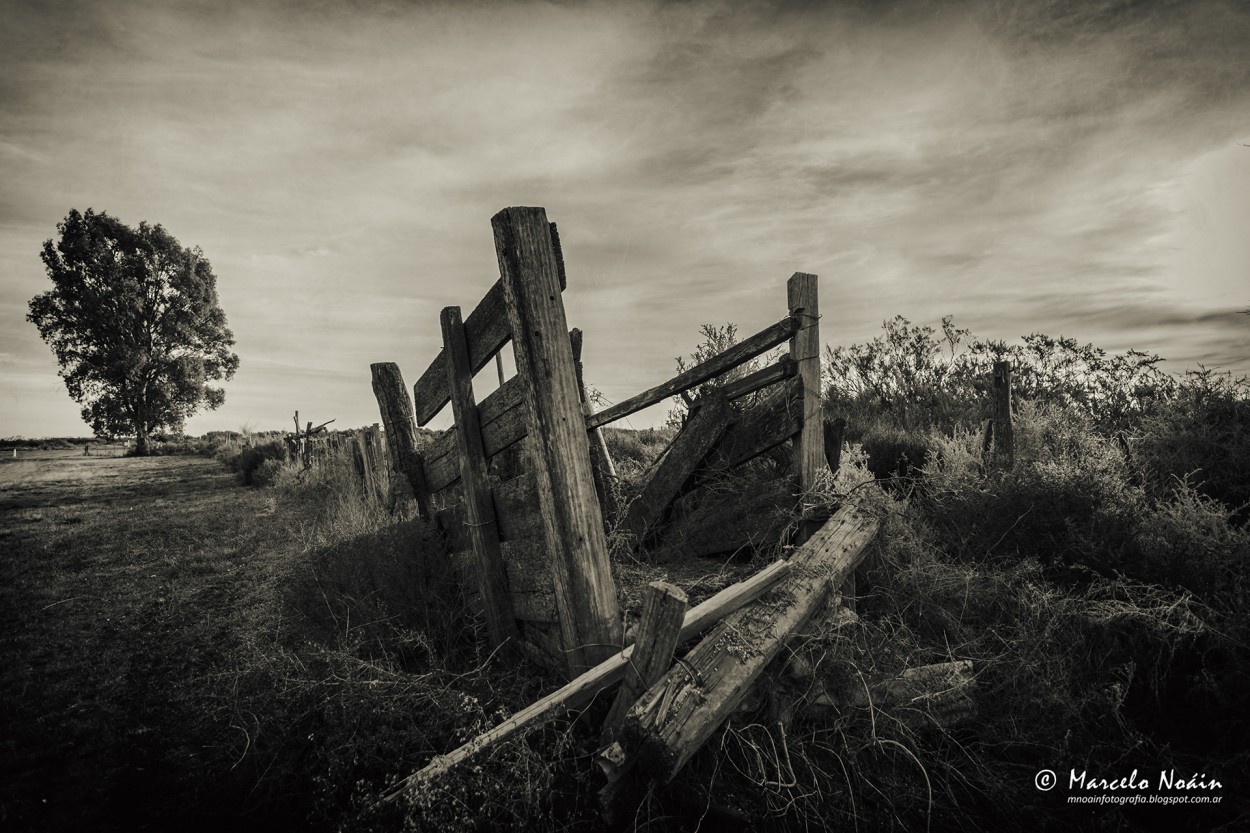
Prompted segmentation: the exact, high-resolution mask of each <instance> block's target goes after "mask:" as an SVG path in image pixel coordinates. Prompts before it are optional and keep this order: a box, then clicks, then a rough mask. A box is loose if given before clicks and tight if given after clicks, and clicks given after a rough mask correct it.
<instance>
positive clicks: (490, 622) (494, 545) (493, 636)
mask: <svg viewBox="0 0 1250 833" xmlns="http://www.w3.org/2000/svg"><path fill="white" fill-rule="evenodd" d="M441 322H442V327H443V354H444V355H445V356H446V357H447V389H448V392H449V393H450V395H451V408H452V414H453V415H454V417H455V420H456V443H457V446H458V448H459V451H460V486H461V488H462V489H463V490H464V508H465V513H464V514H465V523H466V525H467V526H468V528H469V540H470V541H471V542H472V544H473V553H474V555H475V556H477V566H478V581H479V585H480V586H481V588H482V599H483V601H484V602H485V603H486V626H487V631H488V633H489V635H490V641H491V647H498V646H499V645H502V644H503V643H505V642H506V641H508V640H509V639H513V638H515V637H516V636H517V635H518V634H517V626H516V619H515V617H514V616H513V614H512V599H511V597H510V596H509V595H508V576H507V573H506V572H505V570H504V563H503V550H502V549H501V547H500V546H499V524H498V523H497V521H496V519H495V504H494V500H493V498H492V496H491V488H490V480H489V477H488V475H487V472H486V450H485V449H484V448H483V447H482V425H481V421H480V419H479V417H478V411H477V403H476V402H475V401H474V399H473V366H472V364H471V363H470V361H469V346H468V342H467V341H466V340H465V337H464V322H463V321H462V320H461V318H460V307H447V308H445V309H444V310H443V312H442V316H441Z"/></svg>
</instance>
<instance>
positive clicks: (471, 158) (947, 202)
mask: <svg viewBox="0 0 1250 833" xmlns="http://www.w3.org/2000/svg"><path fill="white" fill-rule="evenodd" d="M1248 20H1250V15H1247V13H1246V11H1245V9H1244V6H1241V5H1238V4H1236V3H1232V2H1227V3H1226V2H1216V1H1215V0H1213V1H1212V2H1196V3H1190V4H1172V3H1163V2H1144V3H1134V4H1123V3H1119V2H1112V0H1094V2H1084V0H1081V1H1080V2H1078V0H1051V1H1050V2H1045V3H1035V2H1023V0H1021V2H1005V3H1004V2H988V0H987V1H986V2H963V3H943V4H934V3H928V2H920V0H916V2H903V3H892V4H876V3H857V4H810V3H801V2H793V3H756V4H737V3H714V2H696V3H680V4H666V3H642V4H607V3H597V4H596V3H591V4H576V5H559V4H542V3H523V4H502V3H499V4H496V3H476V4H462V3H456V4H452V3H420V4H411V5H408V4H387V3H354V4H345V5H338V4H320V5H314V6H311V7H305V6H301V7H299V8H298V9H296V8H295V7H294V6H291V5H288V4H282V3H227V4H221V3H208V4H198V5H197V4H191V5H183V4H179V5H176V6H171V5H169V4H163V3H154V2H122V3H116V4H110V5H109V6H108V8H107V10H106V9H105V8H104V7H101V6H99V5H97V4H84V3H75V2H63V3H55V4H45V3H16V4H10V7H9V8H8V9H7V10H6V26H5V29H4V32H3V33H0V53H2V54H3V55H4V56H5V58H4V63H3V65H2V66H0V125H3V126H2V127H0V175H3V176H4V180H5V183H6V188H5V189H3V190H0V274H3V276H4V283H3V285H2V286H0V314H2V315H3V318H4V326H3V328H0V329H3V330H4V331H6V332H7V331H10V330H11V331H13V332H14V333H16V335H14V336H13V337H11V338H10V340H9V341H6V342H5V343H4V350H5V351H6V352H11V353H13V354H14V355H16V356H19V357H28V358H31V359H32V360H38V361H43V362H45V363H46V361H47V350H46V347H44V346H43V345H41V344H40V343H39V342H38V339H37V336H36V335H35V334H34V332H33V328H31V327H30V326H29V325H28V324H25V323H24V322H22V321H21V314H24V313H23V312H22V310H23V309H24V304H25V301H26V300H28V299H29V297H31V296H32V295H33V294H34V293H35V292H37V291H40V288H41V287H40V281H41V280H42V272H43V270H42V267H41V265H40V264H39V262H38V259H37V258H38V249H39V245H40V243H41V242H42V240H44V239H46V238H48V237H50V236H52V235H53V234H54V228H55V224H56V222H57V221H58V220H60V219H61V218H62V217H63V216H64V214H65V212H66V211H67V210H68V209H69V208H70V207H77V208H80V209H82V208H86V207H87V206H89V205H90V206H94V207H95V208H97V209H98V210H107V211H109V213H111V214H113V215H114V216H117V217H119V218H121V219H123V220H124V221H126V222H130V223H134V222H137V221H139V220H141V219H150V220H152V221H155V222H161V223H162V224H163V225H165V226H166V228H168V229H169V230H170V231H171V233H173V234H174V235H175V236H177V237H178V238H179V239H180V240H182V241H183V242H184V243H185V244H187V245H199V246H201V247H202V248H203V249H204V252H205V255H206V256H207V257H208V258H209V259H210V261H211V262H212V264H213V266H214V269H215V271H216V273H217V275H218V278H219V291H220V294H221V298H222V304H223V307H224V308H225V310H226V312H227V314H228V316H229V317H230V322H231V325H232V327H233V328H234V330H235V332H236V335H237V337H238V351H239V353H240V355H241V356H242V358H243V367H242V369H241V370H240V373H239V376H238V377H237V378H236V380H235V381H234V382H232V383H230V384H229V385H228V386H227V391H228V396H227V405H226V406H225V408H224V409H223V410H222V411H221V412H219V413H218V414H216V415H209V416H206V417H204V418H203V419H204V420H206V421H205V422H204V423H203V424H205V425H209V424H210V422H211V420H214V419H216V420H222V421H223V424H224V425H225V426H226V427H230V426H231V425H234V424H237V423H240V422H242V421H244V420H243V419H242V418H241V417H242V416H244V415H245V413H246V414H249V415H255V414H256V413H260V412H261V411H262V410H263V408H264V407H267V406H265V404H264V403H265V401H266V397H268V399H269V401H270V402H272V403H283V404H281V407H277V406H274V407H273V408H272V410H274V411H275V412H281V411H285V409H286V408H288V407H295V406H296V405H295V404H294V403H295V402H296V401H297V400H300V399H303V398H305V397H308V396H310V395H313V388H314V387H316V388H317V390H316V391H315V395H316V396H317V397H319V400H318V401H319V402H320V403H322V404H324V405H325V407H326V408H327V409H330V410H335V411H336V412H339V413H342V414H343V415H344V418H345V419H346V418H351V419H359V420H360V421H369V422H372V421H373V419H372V417H371V414H372V411H373V405H372V401H371V392H370V391H369V389H368V387H367V385H368V374H367V364H368V362H369V361H376V360H387V359H391V360H395V361H399V362H400V363H401V366H402V367H403V368H404V370H405V372H406V373H407V374H408V375H410V376H413V377H414V378H415V376H416V375H417V374H419V373H420V371H421V370H423V369H424V366H425V364H426V363H428V361H429V359H431V358H432V357H433V355H434V354H435V353H437V351H438V349H439V346H440V335H439V332H438V328H437V326H436V321H437V312H438V310H439V309H440V308H441V307H443V306H446V305H452V304H456V305H460V306H462V307H464V308H465V309H466V311H467V310H468V309H469V308H470V307H471V306H472V305H473V304H474V303H475V302H476V300H477V299H478V298H480V297H481V295H482V294H483V293H484V292H485V291H486V289H487V288H488V287H489V286H490V284H491V283H492V282H493V281H494V279H495V277H496V276H497V274H498V272H497V264H496V260H495V254H494V251H493V241H492V237H491V233H490V228H489V218H490V216H491V215H492V214H493V213H494V212H495V211H497V210H498V209H499V208H501V207H503V206H505V205H517V204H536V205H545V206H547V208H548V211H549V215H550V217H551V218H552V219H554V220H556V221H557V222H559V223H560V227H561V236H562V239H563V242H564V248H565V254H566V260H567V262H568V265H569V275H570V289H569V292H568V293H567V294H566V304H567V306H568V310H569V318H570V323H571V324H573V325H576V326H582V327H583V329H585V330H586V365H587V373H588V376H589V377H590V378H591V379H592V380H593V381H594V383H595V384H596V385H597V386H599V387H600V388H602V389H603V390H604V392H605V393H607V394H608V395H609V396H610V397H612V398H614V399H617V400H619V399H623V398H625V397H626V396H628V395H629V394H631V393H633V392H636V391H637V390H638V389H640V388H641V387H644V386H649V385H650V384H654V383H656V382H658V381H661V380H662V379H663V378H665V376H666V375H668V374H669V373H670V372H671V371H672V369H673V357H674V356H676V355H678V354H684V353H688V352H689V351H690V350H691V349H692V348H693V347H694V345H695V343H696V342H697V341H698V332H697V329H698V325H699V324H701V323H705V322H711V323H723V322H725V321H734V322H736V323H738V324H739V326H740V330H741V331H742V332H744V333H747V332H752V331H754V330H756V329H759V328H762V327H763V326H766V325H767V324H769V323H772V322H773V321H775V320H777V319H778V318H780V317H781V315H782V314H783V313H784V312H785V310H784V282H785V279H786V278H787V277H788V276H789V274H790V273H791V272H794V271H811V272H817V273H819V274H821V276H822V283H821V291H822V296H823V299H824V301H823V306H824V309H825V318H824V320H823V321H822V327H823V328H824V329H823V332H824V334H825V337H826V340H828V341H838V342H843V343H845V342H847V341H850V340H855V339H862V338H866V337H870V336H871V335H873V334H874V333H875V330H876V328H877V326H878V325H879V322H880V321H881V320H883V319H885V318H888V317H891V316H893V315H894V314H896V313H903V314H906V315H908V316H909V317H911V318H912V319H913V320H936V319H937V317H939V316H940V315H942V314H945V313H955V314H956V315H957V316H958V317H959V319H961V320H962V321H963V322H965V323H967V324H969V325H972V326H973V328H974V330H976V331H977V332H978V333H984V334H986V335H994V336H997V337H1008V336H1016V335H1019V334H1021V333H1023V332H1028V331H1033V330H1040V331H1047V332H1056V331H1059V330H1062V329H1064V328H1075V329H1074V330H1073V331H1072V332H1071V334H1072V335H1073V336H1074V337H1079V338H1081V339H1082V340H1088V341H1094V342H1096V343H1097V342H1099V340H1100V339H1110V340H1112V341H1115V342H1116V343H1117V344H1124V345H1127V346H1135V347H1140V348H1142V349H1148V350H1157V351H1159V352H1162V353H1165V354H1168V355H1171V356H1174V357H1175V358H1176V359H1177V361H1178V362H1181V361H1196V360H1198V359H1197V358H1194V357H1211V358H1216V357H1218V358H1220V359H1221V360H1222V361H1226V362H1227V363H1228V364H1229V366H1232V367H1236V368H1239V369H1241V370H1243V371H1244V370H1250V364H1247V360H1246V359H1245V355H1246V354H1245V352H1244V350H1243V351H1242V352H1241V353H1238V350H1241V348H1242V347H1244V339H1243V337H1242V336H1241V335H1240V333H1241V332H1243V331H1241V330H1238V329H1237V328H1236V326H1235V321H1236V319H1231V320H1230V319H1227V317H1220V316H1223V315H1224V312H1226V311H1227V310H1228V309H1231V308H1234V307H1235V306H1236V305H1237V304H1238V303H1241V304H1243V305H1245V304H1250V299H1244V298H1236V297H1234V296H1235V295H1236V294H1237V293H1238V292H1240V293H1241V294H1242V295H1244V294H1245V292H1244V285H1245V283H1244V278H1245V277H1246V275H1247V274H1248V273H1247V271H1246V268H1245V267H1246V266H1247V264H1250V250H1247V249H1246V248H1245V247H1244V244H1241V243H1238V242H1237V241H1238V239H1239V237H1242V236H1244V235H1240V234H1239V229H1241V225H1244V223H1243V222H1242V218H1244V216H1245V210H1247V206H1246V205H1245V203H1244V199H1245V198H1244V196H1239V195H1243V194H1245V193H1250V167H1246V165H1245V164H1243V160H1242V159H1241V158H1240V157H1237V156H1236V154H1235V151H1238V150H1242V151H1244V153H1245V154H1246V155H1250V150H1246V149H1239V148H1237V147H1236V142H1237V141H1238V140H1240V141H1250V137H1248V136H1246V135H1245V129H1246V128H1245V122H1244V114H1245V113H1246V112H1248V111H1250V59H1247V57H1246V53H1245V50H1244V44H1245V43H1246V42H1248V41H1250V24H1248ZM1203 218H1205V219H1203ZM1169 308H1171V309H1173V310H1183V315H1181V317H1182V318H1185V319H1186V320H1187V321H1189V322H1191V323H1188V324H1184V325H1181V324H1171V323H1167V322H1164V321H1162V320H1161V319H1159V317H1158V314H1157V313H1158V311H1160V310H1167V309H1169ZM14 310H15V311H16V312H13V311H14ZM1178 314H1180V313H1178ZM1207 315H1215V316H1217V318H1216V319H1211V320H1207V319H1204V318H1203V316H1207ZM1076 330H1080V331H1081V332H1080V333H1077V332H1076ZM623 354H624V355H627V356H628V360H622V355H623ZM1202 360H1204V361H1205V360H1206V359H1202ZM284 367H287V368H289V367H298V368H302V370H301V371H300V372H298V373H297V372H294V371H292V372H289V373H288V372H284V370H283V368H284ZM317 374H320V377H321V379H322V380H323V382H322V384H321V385H320V386H315V385H311V384H310V381H309V379H310V378H311V377H313V376H316V375H317ZM354 374H360V375H359V377H357V376H356V375H354ZM53 378H54V377H53ZM410 381H411V380H410ZM336 402H337V403H339V406H338V407H332V406H333V405H334V403H336ZM236 408H237V409H238V410H236ZM264 412H265V413H268V411H264ZM19 416H25V415H24V414H13V415H8V414H0V419H5V420H7V419H10V418H14V419H16V418H18V417H19ZM284 419H285V417H284ZM196 424H197V425H198V424H199V423H196Z"/></svg>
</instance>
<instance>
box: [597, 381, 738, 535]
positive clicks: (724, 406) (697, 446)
mask: <svg viewBox="0 0 1250 833" xmlns="http://www.w3.org/2000/svg"><path fill="white" fill-rule="evenodd" d="M733 418H734V410H733V406H732V405H730V404H729V400H728V399H726V398H725V397H723V396H715V395H714V396H713V397H712V402H710V403H709V404H708V405H706V406H705V407H703V408H700V409H699V412H698V413H697V414H695V415H694V417H692V418H691V419H690V421H689V422H687V423H686V425H685V427H684V428H682V429H681V432H680V433H679V434H678V435H677V436H676V437H674V438H673V441H672V443H670V444H669V447H668V451H667V453H666V454H665V455H664V457H663V459H662V460H659V461H657V462H656V464H655V465H654V466H653V467H652V468H651V471H650V472H649V473H648V476H647V482H646V483H645V484H643V487H642V489H641V490H640V492H639V495H638V497H637V498H635V499H634V502H633V503H631V504H630V505H629V510H628V511H627V512H626V513H625V517H624V519H622V521H621V523H620V525H619V526H618V527H617V532H618V533H619V534H623V535H625V536H627V540H629V541H630V542H632V544H633V547H634V548H635V549H637V548H638V547H640V546H641V545H642V542H643V540H644V539H645V538H646V537H647V532H648V531H649V530H650V529H651V527H653V526H654V525H655V524H656V523H658V522H659V520H660V518H661V516H663V514H664V510H665V509H667V508H668V506H669V504H671V503H672V502H673V500H674V499H675V498H676V497H677V495H678V494H680V492H681V490H682V487H683V486H685V485H686V484H687V483H688V482H689V481H690V479H691V477H692V476H693V475H694V471H695V468H696V467H697V466H698V465H699V464H700V463H702V462H703V460H704V458H705V457H707V455H708V452H709V451H711V450H712V446H714V445H715V444H716V443H717V441H718V440H720V438H721V435H723V434H724V433H725V429H726V428H728V427H729V424H730V422H731V421H732V420H733Z"/></svg>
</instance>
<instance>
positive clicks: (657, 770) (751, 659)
mask: <svg viewBox="0 0 1250 833" xmlns="http://www.w3.org/2000/svg"><path fill="white" fill-rule="evenodd" d="M878 526H879V522H878V521H877V519H876V518H873V517H871V516H869V515H868V514H867V513H866V512H865V511H864V510H862V509H859V508H858V507H854V506H846V507H843V508H842V509H841V510H839V511H838V512H837V513H836V514H835V515H834V516H833V517H832V518H830V519H829V520H828V521H827V522H826V523H825V525H824V526H822V527H821V528H820V529H818V530H817V531H816V533H815V534H814V535H813V536H812V537H811V538H810V539H809V540H808V542H807V543H806V544H804V545H803V546H802V547H800V548H799V549H798V550H797V551H796V552H795V553H794V554H793V555H792V556H791V558H790V563H791V564H793V571H792V573H791V575H790V577H789V578H788V579H787V580H786V581H785V582H783V583H782V584H781V585H779V586H778V587H777V589H776V591H775V592H774V593H771V594H770V595H769V596H768V597H767V598H762V599H760V600H758V601H756V602H754V603H753V604H751V605H750V606H748V607H745V608H743V609H741V610H739V611H738V612H737V613H734V614H733V615H731V616H729V617H727V618H725V619H724V620H723V621H722V622H721V623H720V624H719V625H717V626H716V628H715V629H714V630H713V631H712V632H711V633H710V634H708V636H706V637H705V638H704V639H703V641H701V642H700V643H699V644H698V645H697V646H696V647H695V648H694V650H693V651H691V652H690V653H689V654H688V655H687V656H686V658H685V660H684V661H683V662H680V663H678V664H677V665H675V666H674V667H673V669H672V670H671V671H669V673H668V674H666V675H665V676H664V677H663V678H662V679H661V680H660V681H659V682H658V683H656V684H655V685H653V686H652V687H651V688H649V689H648V690H647V692H646V693H645V694H644V695H643V696H642V697H641V698H640V699H639V700H638V702H637V704H635V706H634V707H633V708H632V709H630V711H629V713H628V714H627V715H626V717H625V725H624V727H623V728H622V737H623V739H624V743H625V746H626V748H627V749H628V750H630V751H631V753H632V754H633V755H635V756H636V757H637V758H638V764H639V766H640V767H641V768H642V769H644V770H646V771H647V772H648V773H649V774H650V775H652V776H653V777H654V778H656V779H657V780H660V781H662V782H668V781H670V780H672V778H673V776H674V775H676V774H677V772H678V770H680V769H681V768H682V766H684V765H685V763H686V761H688V760H689V759H690V756H691V755H693V754H694V753H695V751H696V750H698V749H699V747H701V746H702V745H703V744H704V742H706V741H707V739H708V738H709V737H711V735H712V733H713V732H714V731H715V730H716V729H717V727H719V726H720V724H721V723H723V722H724V721H725V719H726V718H727V717H729V716H730V714H732V713H733V711H734V709H735V708H736V707H737V705H738V704H739V703H740V702H741V701H742V698H743V697H744V696H745V695H746V693H747V691H749V690H750V688H751V686H752V685H754V683H755V681H756V680H757V679H758V678H759V676H760V674H761V673H762V672H763V671H764V668H765V667H766V666H767V665H768V663H769V662H771V661H772V659H773V658H774V657H776V656H777V654H778V653H779V652H780V650H781V648H782V646H783V645H784V644H785V642H786V640H787V639H788V638H789V637H790V635H791V634H793V633H794V632H795V631H796V630H797V629H798V628H799V627H801V626H802V625H803V623H804V622H805V621H806V620H807V618H808V617H809V616H810V615H811V614H812V612H813V611H815V610H816V609H817V608H818V607H819V606H820V605H821V604H822V603H823V602H824V601H825V598H826V596H827V595H828V593H829V592H830V588H831V587H833V586H837V585H838V584H840V583H841V582H842V580H843V579H844V578H845V577H846V576H847V574H848V573H849V572H850V571H851V570H853V569H854V568H855V565H856V564H858V563H859V562H860V560H861V559H862V558H863V556H864V551H865V549H866V548H867V546H868V544H869V542H870V541H872V539H873V536H874V535H876V532H877V528H878Z"/></svg>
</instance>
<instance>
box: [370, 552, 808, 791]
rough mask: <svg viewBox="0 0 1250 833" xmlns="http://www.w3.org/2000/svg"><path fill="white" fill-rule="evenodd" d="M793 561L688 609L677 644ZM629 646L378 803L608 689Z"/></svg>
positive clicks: (772, 582)
mask: <svg viewBox="0 0 1250 833" xmlns="http://www.w3.org/2000/svg"><path fill="white" fill-rule="evenodd" d="M790 572H791V565H790V564H789V563H788V562H786V561H777V562H774V563H773V564H770V565H769V566H768V567H766V568H764V569H763V570H761V571H760V572H758V573H756V574H755V575H753V576H751V577H750V578H749V579H746V580H745V581H740V582H738V583H737V584H733V585H730V586H729V587H726V588H725V589H724V590H721V591H720V592H719V593H717V594H716V595H714V596H712V597H711V598H710V599H708V600H707V601H705V602H703V603H702V604H699V605H697V606H695V607H694V608H692V609H691V610H689V611H687V612H686V615H685V616H684V617H683V619H682V626H681V632H680V633H679V634H678V637H677V641H678V644H680V643H682V642H685V641H687V640H689V639H693V638H694V637H696V636H698V635H699V634H701V633H703V631H705V630H707V629H708V628H709V627H711V626H712V625H713V624H714V623H715V622H717V621H719V620H720V619H722V618H724V617H725V616H728V615H730V614H732V613H733V612H734V611H736V610H738V609H739V608H741V607H742V606H744V605H747V604H750V603H751V602H752V601H753V600H755V599H758V598H759V597H760V596H761V595H763V594H764V593H767V592H768V591H769V590H770V589H772V588H773V587H775V586H776V585H778V584H779V583H781V582H783V581H784V580H785V579H786V577H787V576H789V575H790ZM633 651H634V649H633V646H630V647H627V648H625V649H624V650H622V651H619V652H617V653H615V654H613V655H612V656H611V657H609V658H608V659H606V660H604V661H603V662H601V663H599V664H598V665H596V666H595V667H594V668H591V669H589V670H587V671H586V672H584V673H582V674H580V675H579V676H578V677H576V678H575V679H573V680H571V681H570V682H568V683H567V684H565V685H564V686H562V687H561V688H559V689H557V690H556V691H553V692H552V693H551V694H548V695H547V696H546V697H543V698H542V699H540V700H538V701H536V702H534V703H532V704H530V705H529V706H526V707H525V708H524V709H521V711H519V712H517V713H516V714H514V715H512V716H511V717H509V718H508V719H507V720H505V721H503V722H502V723H500V724H499V725H498V726H496V727H494V728H493V729H491V730H489V731H487V732H484V733H482V734H480V735H478V736H477V737H475V738H474V739H473V740H471V741H469V742H468V743H466V744H464V745H463V746H461V747H460V748H459V749H456V750H454V751H452V752H449V753H448V754H446V755H439V756H437V757H435V758H434V760H432V761H430V763H429V764H428V765H426V766H425V767H424V768H423V769H421V770H419V771H417V772H414V773H413V774H412V775H409V776H408V777H407V778H405V779H404V780H403V781H401V782H400V783H399V784H398V785H397V786H396V787H395V789H394V790H392V791H391V792H389V793H387V794H386V795H385V796H383V797H382V798H381V799H380V800H379V801H378V803H379V804H381V803H386V802H391V801H394V800H396V799H397V798H399V797H400V796H401V795H403V794H404V792H405V791H406V790H408V789H412V788H414V787H416V786H417V785H419V784H421V783H424V782H428V781H431V780H433V779H435V778H439V777H441V776H444V775H447V774H448V773H450V772H452V771H453V770H454V769H455V768H456V767H458V766H460V765H461V764H463V763H465V762H466V761H469V760H472V759H473V758H474V757H475V756H477V755H478V754H480V753H482V752H483V751H484V750H486V749H489V748H490V747H491V746H493V745H494V744H496V743H499V742H500V741H503V740H506V739H508V738H510V737H512V736H513V735H515V734H517V733H518V732H520V731H522V730H523V729H526V728H528V727H530V726H535V725H538V724H540V723H542V722H544V721H546V720H550V719H552V718H554V717H556V716H557V715H560V714H564V713H565V712H566V711H568V710H569V709H573V708H577V707H578V706H581V705H584V704H586V703H588V702H589V701H590V700H591V699H592V698H593V697H594V696H595V695H596V694H598V693H599V692H601V691H603V690H604V689H606V688H609V687H611V686H613V685H615V684H616V683H618V682H620V680H621V679H622V678H623V677H624V675H625V670H626V668H628V667H629V662H630V659H631V658H632V656H633Z"/></svg>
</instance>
